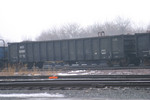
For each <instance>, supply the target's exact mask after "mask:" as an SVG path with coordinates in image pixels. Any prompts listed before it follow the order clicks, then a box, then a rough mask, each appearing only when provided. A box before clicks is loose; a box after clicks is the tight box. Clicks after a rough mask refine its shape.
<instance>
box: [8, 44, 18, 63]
mask: <svg viewBox="0 0 150 100" xmlns="http://www.w3.org/2000/svg"><path fill="white" fill-rule="evenodd" d="M8 47H9V48H8V52H9V61H10V62H12V63H15V62H18V44H17V43H14V44H8Z"/></svg>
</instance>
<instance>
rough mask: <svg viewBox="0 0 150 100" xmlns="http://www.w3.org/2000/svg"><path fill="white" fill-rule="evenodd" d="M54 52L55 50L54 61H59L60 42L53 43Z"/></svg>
mask: <svg viewBox="0 0 150 100" xmlns="http://www.w3.org/2000/svg"><path fill="white" fill-rule="evenodd" d="M54 50H55V56H54V60H56V61H60V60H61V47H60V41H55V42H54Z"/></svg>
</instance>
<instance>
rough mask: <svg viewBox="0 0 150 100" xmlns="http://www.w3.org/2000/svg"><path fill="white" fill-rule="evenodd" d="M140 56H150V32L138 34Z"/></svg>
mask: <svg viewBox="0 0 150 100" xmlns="http://www.w3.org/2000/svg"><path fill="white" fill-rule="evenodd" d="M136 39H137V50H138V56H139V57H150V45H149V44H150V33H146V34H145V33H142V34H136Z"/></svg>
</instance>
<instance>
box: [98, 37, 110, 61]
mask: <svg viewBox="0 0 150 100" xmlns="http://www.w3.org/2000/svg"><path fill="white" fill-rule="evenodd" d="M111 57H112V55H111V39H110V37H106V38H101V39H100V58H101V59H111Z"/></svg>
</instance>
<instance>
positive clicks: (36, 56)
mask: <svg viewBox="0 0 150 100" xmlns="http://www.w3.org/2000/svg"><path fill="white" fill-rule="evenodd" d="M33 54H34V61H35V62H40V58H41V57H40V46H39V42H37V43H33Z"/></svg>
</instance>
